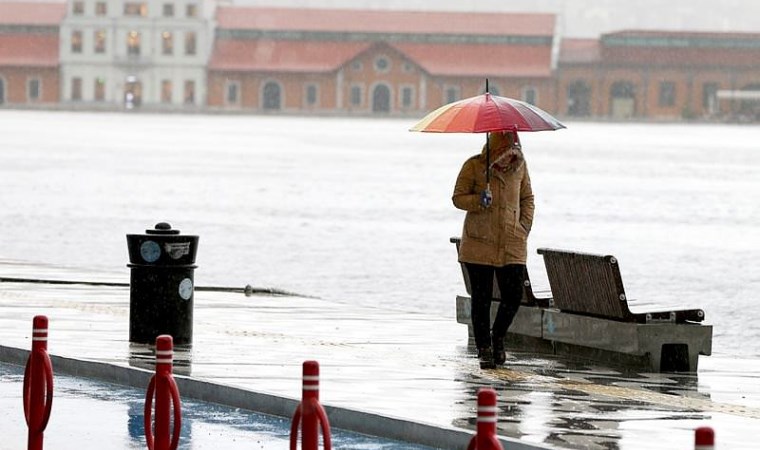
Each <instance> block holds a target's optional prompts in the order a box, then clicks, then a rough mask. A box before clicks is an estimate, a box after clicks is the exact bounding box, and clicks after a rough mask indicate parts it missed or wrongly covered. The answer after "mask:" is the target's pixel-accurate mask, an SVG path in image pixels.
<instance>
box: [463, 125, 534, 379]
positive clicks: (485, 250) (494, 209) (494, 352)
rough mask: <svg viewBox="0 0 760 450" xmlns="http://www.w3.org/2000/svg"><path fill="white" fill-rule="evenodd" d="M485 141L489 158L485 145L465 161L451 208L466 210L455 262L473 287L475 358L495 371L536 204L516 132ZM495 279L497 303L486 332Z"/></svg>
mask: <svg viewBox="0 0 760 450" xmlns="http://www.w3.org/2000/svg"><path fill="white" fill-rule="evenodd" d="M487 142H488V143H487V144H486V145H488V146H490V154H489V155H488V156H487V153H489V152H488V150H487V148H486V146H484V147H483V151H482V152H481V154H480V155H475V156H473V157H471V158H469V159H468V160H467V161H465V163H464V165H463V166H462V170H461V171H460V172H459V176H458V177H457V181H456V186H455V187H454V195H453V197H452V200H453V202H454V206H456V207H457V208H459V209H463V210H465V211H467V215H466V216H465V219H464V230H463V232H462V242H461V244H460V247H459V262H461V263H463V264H464V266H465V269H466V270H467V274H468V275H469V278H470V286H471V288H472V302H471V303H472V310H471V316H472V325H473V330H474V334H475V345H476V346H477V348H478V358H479V359H480V366H481V367H482V368H493V367H495V366H496V365H500V364H504V361H505V360H506V354H505V352H504V338H505V337H506V335H507V329H508V328H509V325H510V324H511V323H512V320H513V319H514V317H515V314H517V309H518V308H519V306H520V301H521V299H522V294H523V279H524V273H525V263H526V260H527V253H528V250H527V246H528V242H527V241H528V234H529V233H530V228H531V226H532V225H533V210H534V203H533V191H532V189H531V186H530V176H529V175H528V168H527V166H526V164H525V158H524V157H523V153H522V149H521V147H520V142H519V139H518V138H517V133H516V132H512V131H505V132H491V133H490V134H489V135H488V141H487ZM486 161H489V163H488V164H489V166H490V167H489V168H488V170H489V172H490V176H489V177H488V179H490V182H488V181H487V177H486V164H487V162H486ZM489 185H490V186H489ZM494 275H495V276H496V281H497V283H498V285H499V290H500V291H501V303H500V305H499V310H498V313H497V314H496V319H495V320H494V323H493V330H490V325H491V298H492V292H493V279H494Z"/></svg>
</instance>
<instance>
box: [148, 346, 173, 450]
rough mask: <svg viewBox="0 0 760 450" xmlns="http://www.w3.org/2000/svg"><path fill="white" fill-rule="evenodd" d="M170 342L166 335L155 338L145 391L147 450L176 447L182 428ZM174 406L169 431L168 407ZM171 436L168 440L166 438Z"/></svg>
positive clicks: (164, 449) (166, 449)
mask: <svg viewBox="0 0 760 450" xmlns="http://www.w3.org/2000/svg"><path fill="white" fill-rule="evenodd" d="M173 348H174V345H173V341H172V337H171V336H169V335H168V334H162V335H161V336H158V337H157V338H156V374H155V375H153V377H151V379H150V384H148V392H147V393H146V394H145V423H144V425H145V440H146V441H147V443H148V449H149V450H176V449H177V445H179V432H180V429H181V427H182V408H181V406H180V403H179V389H178V388H177V382H176V381H174V377H173V376H172V358H173V354H174V353H173ZM154 393H155V397H156V423H155V437H154V435H153V427H152V423H151V409H152V406H153V394H154ZM172 407H173V409H174V429H173V430H172V432H171V434H170V433H169V424H170V422H171V420H170V419H171V418H170V416H169V410H170V409H172ZM169 436H171V442H170V441H169Z"/></svg>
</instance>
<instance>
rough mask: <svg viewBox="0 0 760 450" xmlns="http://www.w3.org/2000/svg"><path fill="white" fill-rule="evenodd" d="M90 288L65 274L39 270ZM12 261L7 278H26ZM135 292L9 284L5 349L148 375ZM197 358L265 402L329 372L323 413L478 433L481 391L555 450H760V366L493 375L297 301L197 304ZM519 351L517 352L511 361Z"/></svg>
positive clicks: (415, 323) (186, 353) (239, 298)
mask: <svg viewBox="0 0 760 450" xmlns="http://www.w3.org/2000/svg"><path fill="white" fill-rule="evenodd" d="M34 271H35V272H36V273H40V272H45V271H48V272H50V273H45V278H48V277H51V276H58V277H66V276H69V277H70V278H74V279H81V278H82V275H81V274H79V276H71V274H67V273H66V272H65V270H61V269H59V268H49V269H47V270H42V269H41V268H40V267H36V268H34ZM25 272H26V270H25V268H24V267H23V266H22V265H18V264H11V263H9V262H2V261H0V274H3V275H7V276H18V275H19V274H21V275H27V274H26V273H25ZM128 297H129V291H128V289H125V288H104V287H85V286H45V285H35V284H12V283H0V344H3V345H7V346H13V347H18V348H28V347H29V343H30V341H29V335H30V333H31V319H32V317H33V316H34V315H36V314H46V315H47V316H48V317H49V318H50V344H49V348H50V352H51V353H53V354H56V355H61V356H68V357H77V358H86V359H93V360H98V361H104V362H111V363H114V364H124V365H126V364H130V365H135V366H143V367H144V366H146V365H147V366H148V367H149V366H150V359H151V356H152V349H151V348H150V346H139V345H134V344H132V345H130V344H129V343H128V342H127V337H128V328H129V324H128V320H129V314H128V313H129V298H128ZM194 301H195V319H194V330H195V335H194V341H193V345H192V348H188V349H179V350H180V351H178V357H179V361H178V372H179V373H187V374H189V375H192V376H193V377H196V378H200V379H207V380H211V381H215V382H219V383H223V384H230V385H236V386H240V387H244V388H247V389H252V390H255V391H259V392H267V393H273V394H277V395H282V396H286V397H291V398H295V397H298V395H300V377H301V364H302V362H303V361H304V360H307V359H315V360H318V361H320V365H321V392H322V393H321V399H322V401H323V402H324V403H325V404H329V405H334V406H339V407H344V408H349V409H361V410H364V411H370V412H375V413H379V414H384V415H389V416H393V417H398V418H402V419H407V420H412V421H417V422H424V423H429V424H435V425H440V426H451V425H454V426H456V427H461V428H466V429H470V430H473V429H474V428H475V416H476V414H475V411H476V405H475V399H476V394H477V390H478V389H479V388H480V387H484V386H489V387H494V388H495V389H496V390H497V392H498V395H499V397H498V401H499V408H500V415H499V422H498V430H499V434H501V435H503V436H508V437H514V438H519V439H520V440H521V441H524V442H529V443H535V444H543V445H547V446H551V447H556V448H572V449H575V448H578V449H580V448H583V449H624V450H629V449H634V450H637V449H668V450H671V449H690V448H693V433H694V429H695V428H696V427H698V426H704V425H708V426H712V427H713V428H715V430H716V440H717V442H718V444H719V445H720V447H721V448H732V449H741V448H752V445H751V442H752V437H753V436H754V434H755V431H754V430H755V429H756V427H757V426H758V425H760V382H759V381H760V362H759V361H757V360H748V359H741V360H740V359H733V358H728V357H721V356H719V355H716V356H711V357H702V358H701V359H700V371H699V373H698V374H659V373H633V372H626V371H623V370H619V369H614V368H605V367H602V366H599V365H591V364H584V363H578V362H572V361H568V360H564V359H557V358H553V357H550V356H545V355H536V354H529V353H521V352H517V351H512V353H511V355H510V356H511V357H510V359H509V360H508V362H507V364H506V366H505V367H504V368H500V369H497V370H490V371H482V370H480V369H479V367H478V365H477V361H476V359H475V357H474V354H473V352H472V350H471V349H468V348H467V347H466V346H465V345H463V344H465V343H466V338H467V330H466V327H464V326H462V325H459V324H456V323H454V322H453V320H450V319H447V318H442V317H437V316H431V315H425V314H414V313H409V312H404V311H395V310H389V309H383V308H369V307H359V306H356V305H348V304H341V303H336V302H331V301H325V300H320V299H307V298H298V297H287V298H285V297H271V296H258V297H257V296H254V297H245V296H243V295H239V294H229V293H214V292H196V294H195V300H194ZM513 350H514V349H513Z"/></svg>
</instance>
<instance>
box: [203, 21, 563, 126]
mask: <svg viewBox="0 0 760 450" xmlns="http://www.w3.org/2000/svg"><path fill="white" fill-rule="evenodd" d="M217 22H218V23H217V32H216V40H215V46H214V50H213V52H212V58H211V62H210V63H209V68H208V70H209V101H208V105H209V107H211V108H214V109H221V110H242V111H299V112H323V113H328V112H329V113H352V114H405V113H419V112H421V111H426V110H429V109H432V108H435V107H438V106H440V105H441V104H443V103H446V102H449V101H454V100H458V99H461V98H464V97H468V96H473V95H477V94H479V93H482V92H484V90H485V80H486V78H488V79H489V81H490V83H489V85H490V87H491V92H492V93H498V94H501V95H507V96H511V97H515V98H520V99H523V100H526V101H528V102H530V103H534V104H537V105H538V106H540V107H542V108H545V109H549V110H551V109H554V106H555V105H554V100H555V95H554V82H553V77H552V74H553V67H554V66H555V65H556V51H555V48H556V47H557V41H556V37H555V36H556V33H555V16H553V15H550V14H482V13H481V14H476V13H443V12H424V13H423V12H399V11H348V10H319V11H317V10H314V11H310V10H296V9H283V8H279V9H278V8H240V7H221V8H219V10H218V12H217ZM505 23H509V24H510V26H509V27H505V26H504V24H505Z"/></svg>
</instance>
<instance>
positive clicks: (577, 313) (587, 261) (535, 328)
mask: <svg viewBox="0 0 760 450" xmlns="http://www.w3.org/2000/svg"><path fill="white" fill-rule="evenodd" d="M450 241H451V242H452V243H454V244H456V246H457V254H459V244H460V239H459V238H457V237H453V238H451V239H450ZM538 253H539V254H541V255H542V256H543V260H544V264H545V265H546V271H547V276H548V279H549V286H550V288H551V294H550V296H543V295H542V296H540V297H538V296H536V295H535V294H534V292H533V286H532V284H531V282H530V279H529V277H528V274H527V270H526V273H525V283H524V290H523V298H522V301H521V306H520V309H519V310H518V312H517V316H515V320H514V322H513V323H512V326H510V328H509V332H508V334H507V345H508V348H512V349H515V348H518V349H520V350H524V351H533V352H547V353H552V354H557V355H564V356H571V357H574V358H581V359H585V360H592V361H598V362H601V363H603V364H605V365H622V366H625V367H631V368H636V369H644V370H647V371H654V372H660V371H661V372H673V371H692V372H695V371H696V370H697V367H698V361H699V355H710V354H711V352H712V326H710V325H702V324H700V322H702V321H703V320H704V318H705V314H704V311H702V310H701V309H660V310H657V309H650V310H646V311H636V310H632V309H631V308H629V306H636V302H629V299H628V298H627V296H626V294H625V290H624V288H623V281H622V277H621V275H620V270H619V267H618V262H617V258H615V257H613V256H603V255H592V254H586V253H578V252H570V251H564V250H553V249H546V248H542V249H539V250H538ZM460 266H461V268H462V277H463V279H464V283H465V288H466V290H467V293H468V294H469V295H472V288H471V286H470V281H469V277H468V274H467V271H466V270H465V268H464V265H463V264H460ZM500 298H501V296H500V292H499V287H498V284H497V283H496V281H495V280H494V287H493V300H494V301H493V304H492V307H491V318H492V320H493V318H494V317H495V316H496V309H497V308H498V302H499V301H500ZM470 303H471V298H470V297H467V296H460V295H457V297H456V315H457V322H459V323H462V324H466V325H467V326H468V336H469V342H470V343H473V342H474V339H473V331H472V320H471V316H470ZM639 306H644V305H639Z"/></svg>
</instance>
